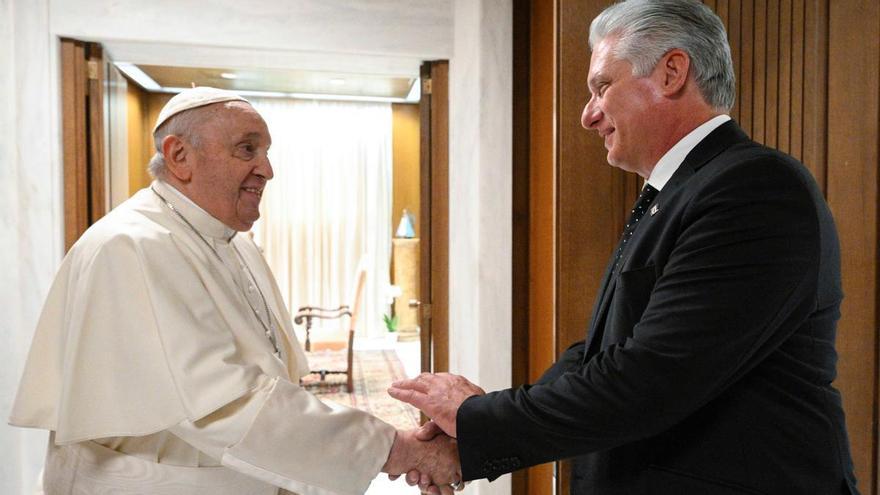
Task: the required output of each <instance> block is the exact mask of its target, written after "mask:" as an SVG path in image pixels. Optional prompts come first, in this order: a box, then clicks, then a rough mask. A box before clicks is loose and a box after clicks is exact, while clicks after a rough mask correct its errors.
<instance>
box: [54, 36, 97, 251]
mask: <svg viewBox="0 0 880 495" xmlns="http://www.w3.org/2000/svg"><path fill="white" fill-rule="evenodd" d="M60 52H61V119H62V125H61V135H62V147H63V162H64V245H65V250H67V249H70V246H72V245H73V243H74V242H76V240H77V239H79V236H81V235H82V234H83V232H85V230H86V229H87V228H88V227H89V225H91V224H92V223H94V222H95V221H96V220H97V219H99V218H101V217H102V216H104V214H105V213H106V212H107V196H106V194H107V187H106V182H105V181H106V174H105V156H104V128H105V125H104V96H103V80H104V58H103V50H102V49H101V46H100V45H99V44H97V43H86V42H82V41H77V40H71V39H66V38H65V39H62V40H61V50H60Z"/></svg>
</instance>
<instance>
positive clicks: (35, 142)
mask: <svg viewBox="0 0 880 495" xmlns="http://www.w3.org/2000/svg"><path fill="white" fill-rule="evenodd" d="M48 26H49V17H48V2H47V1H46V0H2V1H0V67H3V68H4V70H2V71H0V136H3V139H0V211H2V212H3V214H2V217H0V222H2V223H0V228H2V232H3V233H4V234H3V235H2V236H0V253H2V255H3V259H4V260H6V262H5V263H4V268H3V275H2V276H0V304H2V309H0V314H2V315H3V317H2V318H0V363H2V365H0V366H2V372H0V416H2V418H3V421H2V422H0V445H2V449H0V493H9V494H14V493H31V492H32V491H33V487H34V481H35V480H36V479H37V473H38V472H39V469H40V467H41V466H42V456H43V452H44V451H45V445H46V444H45V442H46V440H45V439H46V435H45V433H43V432H39V431H27V430H20V429H17V428H12V427H10V426H7V425H6V421H5V419H6V417H8V413H9V408H10V405H11V403H12V400H13V397H14V391H15V388H16V385H17V381H18V377H19V374H20V373H21V369H22V367H23V364H24V358H25V354H26V352H27V349H28V347H29V345H30V338H31V334H32V331H33V328H34V326H35V324H36V320H37V317H38V315H39V311H40V307H41V305H42V300H43V297H45V294H46V292H47V291H48V287H49V283H50V281H51V279H52V276H53V275H54V273H55V270H56V269H57V267H58V263H59V261H60V258H61V253H62V250H63V248H62V243H63V240H62V230H61V229H62V227H61V226H62V219H61V194H60V184H61V167H60V162H59V160H58V150H59V137H58V136H59V134H58V125H57V119H56V118H55V117H56V115H57V112H58V106H57V104H58V100H57V93H58V92H57V90H53V87H54V86H55V82H54V81H56V77H57V76H56V72H57V65H56V64H55V63H54V61H55V60H56V59H57V57H56V50H55V45H54V44H53V43H51V40H50V36H49V29H48Z"/></svg>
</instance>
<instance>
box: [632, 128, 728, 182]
mask: <svg viewBox="0 0 880 495" xmlns="http://www.w3.org/2000/svg"><path fill="white" fill-rule="evenodd" d="M728 120H730V115H727V114H722V115H718V116H715V117H713V118H711V119H709V120H707V121H706V122H704V123H703V124H702V125H700V126H699V127H697V128H696V129H694V130H692V131H691V132H690V133H688V135H687V136H685V137H683V138H681V140H680V141H679V142H677V143H675V146H673V147H672V148H669V151H667V152H666V154H665V155H663V157H662V158H660V161H658V162H657V165H655V166H654V170H652V171H651V176H650V177H648V180H647V181H646V182H647V183H648V184H651V187H653V188H654V189H657V190H658V191H660V190H662V189H663V186H665V185H666V183H667V182H669V179H670V178H671V177H672V174H674V173H675V171H676V170H678V167H679V166H680V165H681V163H682V162H683V161H684V159H685V157H687V155H688V153H690V152H691V150H693V149H694V148H695V147H696V146H697V145H698V144H700V141H702V140H703V139H705V138H706V136H708V135H709V133H711V132H712V131H714V130H715V129H717V128H718V127H720V126H721V124H723V123H725V122H727V121H728Z"/></svg>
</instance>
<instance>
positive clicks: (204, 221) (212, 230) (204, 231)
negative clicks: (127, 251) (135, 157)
mask: <svg viewBox="0 0 880 495" xmlns="http://www.w3.org/2000/svg"><path fill="white" fill-rule="evenodd" d="M152 187H153V189H155V190H156V192H158V193H159V194H161V195H162V197H163V198H164V199H165V201H167V202H169V203H171V205H172V206H174V208H176V209H177V211H178V212H180V214H181V215H183V217H184V218H186V219H187V221H189V223H191V224H192V226H193V227H194V228H195V229H196V230H197V231H198V233H199V234H201V235H204V236H206V237H210V238H212V239H216V240H221V241H226V242H229V241H231V240H232V238H233V237H235V234H236V231H235V229H232V228H230V227H228V226H227V225H226V224H224V223H223V222H221V221H220V220H217V219H216V218H214V217H213V216H211V214H210V213H208V212H207V211H205V210H204V209H202V207H201V206H199V205H197V204H195V202H193V200H191V199H189V198H188V197H186V195H184V194H183V193H182V192H180V191H178V190H177V188H175V187H174V186H172V185H171V184H169V183H167V182H165V181H163V180H159V179H156V180H154V181H153V184H152Z"/></svg>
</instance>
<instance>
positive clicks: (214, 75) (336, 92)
mask: <svg viewBox="0 0 880 495" xmlns="http://www.w3.org/2000/svg"><path fill="white" fill-rule="evenodd" d="M117 66H118V67H119V68H120V70H122V71H123V72H124V73H126V75H128V76H129V77H130V78H131V79H133V80H135V81H136V82H137V83H138V84H140V85H141V86H142V87H143V88H144V89H146V90H149V91H162V92H178V91H179V90H180V88H189V87H192V86H193V85H196V86H212V87H215V88H223V89H229V90H234V91H238V92H242V93H244V94H260V93H262V94H265V95H266V96H288V97H290V96H293V97H296V96H300V97H324V98H340V99H387V100H389V101H407V96H410V100H409V101H417V100H418V95H417V94H413V95H410V91H411V89H413V86H416V87H417V86H418V85H417V84H416V82H417V79H416V78H413V77H406V76H390V75H383V74H375V75H374V74H363V73H358V74H354V73H346V72H337V71H314V70H302V69H255V68H247V69H234V68H229V67H217V68H208V67H176V66H164V65H149V64H137V65H134V64H117ZM132 67H134V68H135V69H134V70H133V69H132ZM137 69H139V70H140V71H141V72H143V74H145V75H146V76H147V77H148V78H149V79H151V80H152V81H153V82H154V83H155V85H154V84H152V83H150V82H149V81H148V80H145V79H143V78H142V76H140V75H139V74H137ZM416 89H417V88H416ZM416 93H417V91H416ZM413 98H414V99H413Z"/></svg>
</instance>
